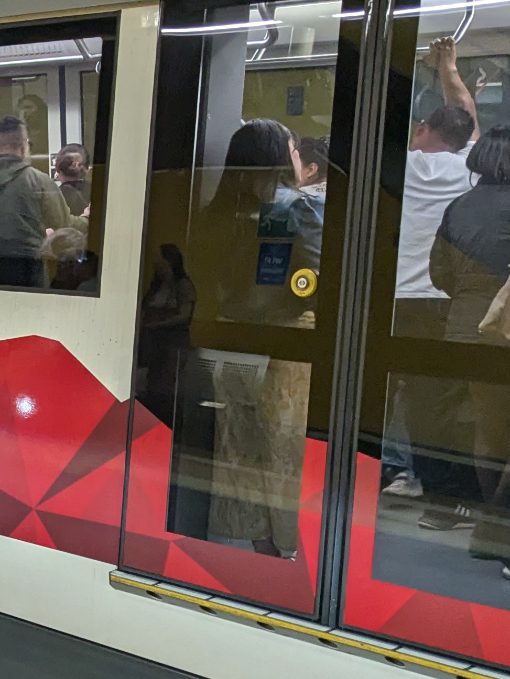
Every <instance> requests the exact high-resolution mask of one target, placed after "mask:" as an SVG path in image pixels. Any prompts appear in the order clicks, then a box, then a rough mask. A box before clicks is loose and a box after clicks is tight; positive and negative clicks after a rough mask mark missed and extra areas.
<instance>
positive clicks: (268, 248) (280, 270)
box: [257, 243, 292, 285]
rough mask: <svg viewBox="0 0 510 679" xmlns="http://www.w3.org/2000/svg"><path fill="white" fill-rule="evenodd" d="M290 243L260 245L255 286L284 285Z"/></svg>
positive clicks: (287, 268)
mask: <svg viewBox="0 0 510 679" xmlns="http://www.w3.org/2000/svg"><path fill="white" fill-rule="evenodd" d="M291 252H292V244H291V243H262V244H261V246H260V250H259V261H258V266H257V285H285V281H286V279H287V271H288V270H289V264H290V253H291Z"/></svg>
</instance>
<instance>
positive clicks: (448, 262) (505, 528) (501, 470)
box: [430, 126, 510, 577]
mask: <svg viewBox="0 0 510 679" xmlns="http://www.w3.org/2000/svg"><path fill="white" fill-rule="evenodd" d="M467 167H468V169H469V170H471V172H472V173H473V175H479V179H478V181H477V183H476V185H475V186H474V187H473V189H472V190H471V191H468V192H467V193H465V194H464V195H462V196H460V197H459V198H457V200H455V201H454V202H453V203H451V205H450V206H449V207H448V208H447V210H446V212H445V215H444V218H443V222H442V224H441V226H440V227H439V230H438V232H437V235H436V239H435V242H434V245H433V247H432V252H431V255H430V276H431V279H432V282H433V283H434V285H435V286H436V287H437V288H438V289H440V290H444V291H445V292H446V293H447V294H448V295H449V296H450V297H451V300H452V301H451V306H450V310H449V315H448V320H447V325H446V334H445V339H447V340H451V341H455V342H477V343H480V342H482V343H493V340H491V339H490V338H486V337H484V336H483V335H480V333H479V331H478V326H479V325H480V322H481V321H482V319H483V318H484V316H485V314H486V313H487V311H488V309H489V306H490V304H491V302H492V300H493V299H494V297H495V295H496V293H497V292H498V290H499V289H500V288H501V286H502V285H503V284H504V282H505V281H506V280H507V278H508V275H509V272H510V270H509V266H510V127H508V126H496V127H493V128H491V129H490V130H489V131H488V132H486V133H485V134H484V135H483V136H482V137H480V139H479V140H478V141H477V143H476V144H475V145H474V147H473V148H472V150H471V152H470V154H469V156H468V158H467ZM470 392H471V395H472V399H473V405H474V410H475V432H476V433H475V441H474V453H475V456H476V462H475V464H476V470H477V475H478V479H479V482H480V487H481V490H482V495H483V498H484V502H485V506H484V515H483V518H482V520H480V521H479V522H478V524H477V525H476V527H475V530H474V533H473V537H472V541H471V553H472V555H473V556H475V557H479V558H485V559H495V560H500V561H502V562H503V564H504V567H505V569H504V571H503V573H504V575H505V576H507V577H510V569H509V567H510V465H509V459H510V385H507V384H495V383H488V382H471V383H470Z"/></svg>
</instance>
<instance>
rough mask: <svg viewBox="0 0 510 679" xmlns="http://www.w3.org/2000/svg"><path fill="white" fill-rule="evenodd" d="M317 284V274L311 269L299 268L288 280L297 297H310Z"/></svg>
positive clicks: (314, 291)
mask: <svg viewBox="0 0 510 679" xmlns="http://www.w3.org/2000/svg"><path fill="white" fill-rule="evenodd" d="M317 285H318V280H317V274H316V273H315V271H312V270H311V269H299V270H298V271H296V273H295V274H294V275H293V276H292V279H291V281H290V288H291V290H292V292H293V293H294V294H295V295H296V296H297V297H311V296H312V295H314V294H315V293H316V291H317Z"/></svg>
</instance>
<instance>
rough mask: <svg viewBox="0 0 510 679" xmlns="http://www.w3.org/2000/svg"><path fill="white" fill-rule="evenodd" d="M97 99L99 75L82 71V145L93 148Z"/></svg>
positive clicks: (95, 72)
mask: <svg viewBox="0 0 510 679" xmlns="http://www.w3.org/2000/svg"><path fill="white" fill-rule="evenodd" d="M98 98H99V73H98V72H97V71H83V72H82V73H81V105H82V109H81V119H82V130H83V145H84V146H85V147H86V148H94V144H95V140H96V116H97V105H98Z"/></svg>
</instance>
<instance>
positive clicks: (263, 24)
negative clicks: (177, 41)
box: [161, 19, 283, 35]
mask: <svg viewBox="0 0 510 679" xmlns="http://www.w3.org/2000/svg"><path fill="white" fill-rule="evenodd" d="M281 23H283V22H281V21H278V20H277V19H265V20H261V21H245V22H243V23H238V24H211V25H210V26H185V27H182V28H179V27H176V28H162V29H161V33H162V34H163V35H203V34H204V33H234V32H235V31H251V30H252V29H254V28H271V27H272V26H278V25H280V24H281Z"/></svg>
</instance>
